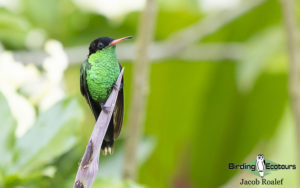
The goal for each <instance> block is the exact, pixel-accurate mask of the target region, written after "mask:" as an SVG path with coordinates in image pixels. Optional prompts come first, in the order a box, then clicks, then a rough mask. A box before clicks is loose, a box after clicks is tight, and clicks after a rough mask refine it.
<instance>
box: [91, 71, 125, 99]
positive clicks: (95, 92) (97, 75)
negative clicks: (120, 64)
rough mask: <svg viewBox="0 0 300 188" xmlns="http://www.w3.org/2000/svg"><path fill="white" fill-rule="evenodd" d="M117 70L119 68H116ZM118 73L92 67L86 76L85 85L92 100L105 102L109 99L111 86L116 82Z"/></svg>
mask: <svg viewBox="0 0 300 188" xmlns="http://www.w3.org/2000/svg"><path fill="white" fill-rule="evenodd" d="M118 70H119V68H118ZM119 73H120V71H116V70H115V71H113V70H111V69H103V68H101V67H98V68H97V67H94V69H91V70H89V72H88V74H87V85H88V89H89V93H90V95H91V97H92V99H93V100H95V101H98V102H105V101H106V99H107V98H108V97H109V95H110V93H111V90H112V87H113V84H114V83H115V82H116V80H117V78H118V75H119Z"/></svg>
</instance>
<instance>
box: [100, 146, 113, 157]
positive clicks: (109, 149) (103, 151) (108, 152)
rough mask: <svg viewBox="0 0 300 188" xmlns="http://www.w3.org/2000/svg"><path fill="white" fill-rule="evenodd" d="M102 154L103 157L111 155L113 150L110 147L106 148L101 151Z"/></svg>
mask: <svg viewBox="0 0 300 188" xmlns="http://www.w3.org/2000/svg"><path fill="white" fill-rule="evenodd" d="M102 153H103V155H104V156H106V155H107V154H109V155H111V154H112V153H113V149H112V147H110V146H107V147H105V148H104V149H102Z"/></svg>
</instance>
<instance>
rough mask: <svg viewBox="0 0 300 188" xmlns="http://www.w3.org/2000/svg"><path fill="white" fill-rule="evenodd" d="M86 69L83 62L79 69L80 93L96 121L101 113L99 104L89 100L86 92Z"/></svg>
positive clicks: (86, 64)
mask: <svg viewBox="0 0 300 188" xmlns="http://www.w3.org/2000/svg"><path fill="white" fill-rule="evenodd" d="M87 68H88V62H87V61H85V62H83V63H82V65H81V67H80V91H81V94H82V95H83V96H84V97H85V99H86V101H87V103H88V104H89V106H90V108H91V110H92V112H93V114H94V117H95V119H96V121H97V119H98V116H99V114H100V112H101V106H100V104H99V103H97V102H95V101H93V100H92V99H91V96H90V93H89V90H88V86H87V82H86V69H87Z"/></svg>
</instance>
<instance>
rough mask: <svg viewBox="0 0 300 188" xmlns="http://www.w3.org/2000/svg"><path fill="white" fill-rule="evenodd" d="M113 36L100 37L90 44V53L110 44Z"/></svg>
mask: <svg viewBox="0 0 300 188" xmlns="http://www.w3.org/2000/svg"><path fill="white" fill-rule="evenodd" d="M113 40H114V39H113V38H110V37H100V38H98V39H96V40H94V41H93V42H91V44H90V48H89V55H91V54H92V53H95V52H96V51H97V50H102V49H103V48H105V47H106V46H109V44H110V43H111V42H112V41H113Z"/></svg>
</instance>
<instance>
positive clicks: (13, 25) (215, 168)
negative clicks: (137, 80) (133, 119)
mask: <svg viewBox="0 0 300 188" xmlns="http://www.w3.org/2000/svg"><path fill="white" fill-rule="evenodd" d="M145 4H146V1H145V0H130V1H129V0H128V1H124V0H111V1H105V0H89V1H86V0H48V1H47V0H44V1H41V0H0V44H1V45H0V93H1V94H0V120H1V123H0V187H3V188H4V187H5V188H17V187H18V188H20V187H26V188H27V187H29V188H35V187H38V188H40V187H43V188H44V187H45V188H46V187H61V188H63V187H72V186H73V183H74V179H75V175H76V171H77V168H78V165H79V162H80V160H81V157H82V155H83V153H84V150H85V147H86V144H87V142H88V139H89V136H90V134H91V131H92V129H93V126H94V118H93V116H92V113H91V111H90V109H89V107H88V105H87V103H86V101H85V99H84V98H83V97H82V96H81V95H80V90H79V69H80V64H81V62H82V61H83V60H84V59H85V58H86V57H87V53H88V45H89V43H90V42H91V41H92V40H94V39H96V38H98V37H100V36H110V37H113V38H119V37H123V36H129V35H130V36H134V37H135V38H134V39H133V40H131V41H128V42H124V44H120V45H119V46H118V51H117V53H118V57H119V59H120V61H121V63H122V65H123V66H124V67H125V68H126V69H125V75H124V77H125V98H126V101H125V105H126V107H125V123H124V127H123V130H122V133H121V136H120V138H119V139H118V140H117V141H116V148H115V153H114V155H112V156H107V157H101V160H100V170H99V174H98V175H97V178H96V180H95V183H94V186H93V187H151V188H165V187H176V188H177V187H178V188H185V187H191V188H194V187H208V188H209V187H212V188H213V187H239V181H240V180H241V178H250V179H251V178H252V179H254V178H255V176H254V175H253V174H251V173H248V172H244V171H241V170H228V163H229V162H234V163H244V162H249V161H252V160H254V159H255V158H256V155H257V154H258V153H263V154H264V155H265V157H266V158H267V159H268V160H272V161H275V162H277V163H284V164H290V163H292V164H294V163H296V164H298V163H297V162H298V161H297V142H296V141H297V139H296V138H297V134H296V128H295V123H294V119H293V116H292V111H291V105H290V100H289V93H288V91H289V90H288V73H289V68H288V67H289V58H288V49H287V42H286V32H285V27H284V19H283V16H282V5H281V3H280V2H279V1H277V0H188V1H187V0H172V1H171V0H157V1H156V4H157V10H156V15H155V17H156V18H155V31H154V39H153V42H152V45H151V47H150V48H149V57H150V62H149V63H151V65H150V67H149V69H151V70H149V71H150V76H149V95H148V100H147V101H148V102H147V106H146V109H144V111H145V113H146V116H145V121H144V123H143V125H142V126H143V128H142V130H143V134H142V138H141V141H140V143H139V147H138V150H137V158H138V160H137V161H138V164H139V165H138V169H137V172H138V173H137V177H136V179H134V180H130V179H123V178H122V172H123V170H122V169H123V164H124V162H125V161H124V141H125V138H126V137H125V135H126V134H128V133H127V132H126V130H127V128H128V123H127V122H128V114H129V113H128V111H129V109H130V108H131V106H130V104H131V101H130V100H131V98H130V96H131V94H132V92H131V91H132V90H133V84H132V83H133V78H134V75H133V71H132V70H133V62H134V59H135V57H136V53H135V50H134V49H135V47H136V45H135V44H136V39H137V38H138V36H137V33H138V29H139V27H138V25H139V23H140V22H139V20H140V19H141V13H142V11H143V9H144V8H143V7H144V6H145ZM294 8H295V9H296V10H299V8H300V4H299V3H297V4H296V5H295V7H294ZM297 13H298V14H297V16H299V13H300V12H299V11H298V12H297ZM170 44H171V45H170ZM168 45H169V46H168ZM170 46H171V47H170ZM182 46H183V47H182ZM174 47H175V50H173V51H172V49H173V48H174ZM176 47H179V48H178V49H177V50H176ZM170 49H171V50H170ZM298 175H299V174H298V170H290V171H280V172H274V174H271V175H269V176H268V178H271V179H272V178H274V177H277V178H284V187H299V178H297V177H298Z"/></svg>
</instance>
